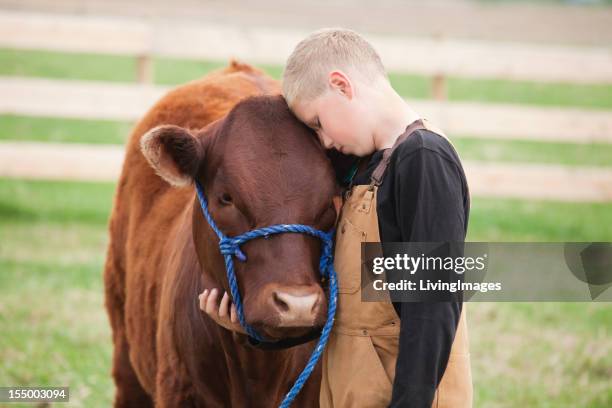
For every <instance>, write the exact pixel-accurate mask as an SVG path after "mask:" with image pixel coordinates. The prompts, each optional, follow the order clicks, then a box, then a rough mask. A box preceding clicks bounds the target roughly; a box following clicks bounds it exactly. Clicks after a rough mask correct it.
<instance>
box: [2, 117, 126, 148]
mask: <svg viewBox="0 0 612 408" xmlns="http://www.w3.org/2000/svg"><path fill="white" fill-rule="evenodd" d="M131 128H132V124H131V123H128V122H117V121H111V120H89V119H68V118H41V117H30V116H17V115H0V140H7V141H36V142H55V143H91V144H123V143H125V141H126V139H127V137H128V134H129V132H130V130H131Z"/></svg>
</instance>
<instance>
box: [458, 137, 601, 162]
mask: <svg viewBox="0 0 612 408" xmlns="http://www.w3.org/2000/svg"><path fill="white" fill-rule="evenodd" d="M453 144H454V145H455V147H456V148H457V151H458V152H459V154H460V155H461V158H462V159H464V160H473V161H483V162H526V163H539V164H563V165H568V166H612V144H605V143H588V144H580V143H559V142H538V141H531V140H495V139H481V138H469V137H455V138H453Z"/></svg>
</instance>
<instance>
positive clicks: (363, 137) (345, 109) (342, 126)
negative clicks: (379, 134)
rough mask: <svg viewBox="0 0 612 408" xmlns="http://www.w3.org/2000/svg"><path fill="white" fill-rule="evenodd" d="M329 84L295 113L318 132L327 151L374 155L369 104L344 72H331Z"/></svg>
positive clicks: (294, 109)
mask: <svg viewBox="0 0 612 408" xmlns="http://www.w3.org/2000/svg"><path fill="white" fill-rule="evenodd" d="M328 85H329V86H328V87H327V90H326V91H325V92H324V93H323V94H322V95H320V96H318V97H316V98H315V99H313V100H310V101H298V102H296V103H295V105H294V106H293V109H292V110H293V113H294V114H295V115H296V116H297V117H298V119H300V120H301V121H302V122H304V123H305V124H306V125H307V126H309V127H310V128H311V129H313V130H314V131H315V132H316V133H317V136H319V140H320V141H321V144H322V145H323V146H324V147H325V148H326V149H332V148H333V149H336V150H338V151H340V152H341V153H343V154H353V155H355V156H366V155H368V154H370V153H372V152H373V151H374V150H375V148H374V140H373V137H372V132H371V131H370V124H369V118H370V113H371V112H369V111H368V109H367V104H364V101H363V100H362V99H363V98H359V97H357V95H356V94H355V88H354V86H353V84H352V83H351V82H350V80H349V79H348V77H347V76H346V75H345V74H343V73H341V72H340V71H333V72H331V73H330V76H329V84H328Z"/></svg>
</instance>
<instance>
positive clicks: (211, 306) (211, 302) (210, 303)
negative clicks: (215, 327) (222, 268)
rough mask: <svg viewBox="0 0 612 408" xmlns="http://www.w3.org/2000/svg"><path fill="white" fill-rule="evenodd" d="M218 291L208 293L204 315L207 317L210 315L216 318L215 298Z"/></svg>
mask: <svg viewBox="0 0 612 408" xmlns="http://www.w3.org/2000/svg"><path fill="white" fill-rule="evenodd" d="M218 294H219V291H218V290H217V288H215V289H213V290H211V291H210V295H208V300H207V302H206V313H208V314H209V315H212V316H214V317H216V316H217V315H218V313H217V297H218Z"/></svg>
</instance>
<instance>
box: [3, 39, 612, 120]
mask: <svg viewBox="0 0 612 408" xmlns="http://www.w3.org/2000/svg"><path fill="white" fill-rule="evenodd" d="M225 65H227V62H226V61H193V60H181V59H171V58H154V60H153V67H154V81H155V82H156V83H158V84H165V85H176V84H180V83H184V82H186V81H189V80H192V79H196V78H199V77H201V76H203V75H205V74H206V73H207V72H210V71H211V70H213V69H216V68H219V67H223V66H225ZM262 68H264V70H266V71H267V72H268V73H269V74H270V75H272V76H273V77H275V78H280V75H281V72H282V67H281V66H278V65H265V66H262ZM0 75H6V76H11V75H17V76H29V77H44V78H57V79H80V80H100V81H120V82H133V81H135V80H136V59H135V58H133V57H127V56H110V55H100V54H74V53H65V52H49V51H38V50H13V49H0ZM390 78H391V82H392V84H393V86H394V87H395V88H396V89H397V90H398V92H399V93H400V94H401V95H403V96H405V97H410V98H429V97H431V95H430V88H431V87H430V79H429V78H426V77H423V76H416V75H407V74H399V73H391V74H390ZM448 96H449V99H450V100H455V101H475V102H476V101H477V102H495V103H501V102H507V103H520V104H532V105H542V106H574V107H583V108H599V109H607V108H612V85H584V84H568V83H535V82H527V81H509V80H480V79H465V78H454V77H450V78H449V79H448Z"/></svg>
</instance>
